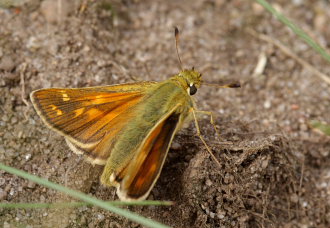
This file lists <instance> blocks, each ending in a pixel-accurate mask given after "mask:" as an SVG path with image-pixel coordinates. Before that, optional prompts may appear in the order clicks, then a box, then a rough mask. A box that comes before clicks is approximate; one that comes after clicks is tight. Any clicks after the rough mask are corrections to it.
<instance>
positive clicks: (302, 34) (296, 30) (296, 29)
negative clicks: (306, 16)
mask: <svg viewBox="0 0 330 228" xmlns="http://www.w3.org/2000/svg"><path fill="white" fill-rule="evenodd" d="M255 1H256V2H258V3H259V4H260V5H262V6H263V7H264V8H265V9H267V10H268V11H269V12H271V13H272V14H273V15H274V16H275V17H276V18H277V19H278V20H279V21H281V22H282V23H284V24H285V25H286V26H288V27H289V28H290V29H291V30H292V31H293V32H294V33H295V34H296V35H298V36H299V37H300V38H302V39H303V40H304V41H305V42H306V43H307V44H308V45H309V46H311V47H312V48H313V49H314V50H316V51H317V52H318V53H320V54H321V55H322V56H323V58H324V59H326V60H327V61H328V62H330V55H329V54H328V53H327V52H326V51H325V50H324V49H323V48H322V47H321V46H320V45H318V44H317V43H316V42H315V41H314V40H313V39H312V38H311V37H310V36H308V35H307V34H306V33H305V32H304V31H303V30H302V29H300V28H299V27H298V26H296V25H295V24H294V23H292V22H291V21H290V20H289V19H288V18H286V17H285V16H284V15H283V14H281V13H279V12H277V11H276V10H275V9H274V8H273V7H272V6H271V5H270V4H269V3H268V2H267V1H265V0H255Z"/></svg>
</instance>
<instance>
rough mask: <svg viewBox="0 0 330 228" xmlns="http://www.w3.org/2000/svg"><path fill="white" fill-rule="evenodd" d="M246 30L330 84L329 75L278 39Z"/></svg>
mask: <svg viewBox="0 0 330 228" xmlns="http://www.w3.org/2000/svg"><path fill="white" fill-rule="evenodd" d="M247 32H248V33H249V34H251V35H252V36H254V37H256V38H258V39H260V40H263V41H266V42H268V43H271V44H273V45H275V46H276V47H278V48H279V49H280V50H281V51H282V52H283V53H284V54H286V55H288V56H289V57H291V58H293V59H294V60H296V61H297V62H298V63H299V64H300V65H302V66H303V67H305V68H306V69H308V70H309V71H311V72H312V73H314V74H315V75H316V76H318V77H319V78H321V79H322V80H323V81H325V82H326V83H328V84H329V85H330V77H329V76H327V75H325V74H323V73H322V72H320V71H319V70H317V69H316V68H315V67H313V66H312V65H311V64H309V63H308V62H306V61H305V60H303V59H302V58H300V57H299V56H297V55H296V54H295V53H293V52H292V51H291V50H290V49H289V48H287V47H286V46H284V45H283V44H282V43H281V42H280V41H278V40H275V39H274V38H272V37H270V36H267V35H265V34H260V33H257V32H256V31H254V30H252V29H247Z"/></svg>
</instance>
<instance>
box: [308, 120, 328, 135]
mask: <svg viewBox="0 0 330 228" xmlns="http://www.w3.org/2000/svg"><path fill="white" fill-rule="evenodd" d="M310 125H311V127H312V128H315V129H317V130H319V131H321V132H322V133H323V134H325V135H327V136H330V125H329V124H324V123H321V122H319V121H311V122H310Z"/></svg>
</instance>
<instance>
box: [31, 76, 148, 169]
mask: <svg viewBox="0 0 330 228" xmlns="http://www.w3.org/2000/svg"><path fill="white" fill-rule="evenodd" d="M153 84H154V83H152V82H144V83H136V84H126V86H125V85H115V86H106V87H93V88H81V89H65V88H63V89H62V88H53V89H42V90H37V91H35V92H33V93H32V95H31V99H32V101H33V103H34V105H35V107H36V109H37V111H38V113H39V115H40V116H41V117H42V119H43V120H44V122H45V123H46V124H47V125H48V126H49V127H51V128H52V129H54V130H56V131H57V132H59V133H60V134H62V135H64V136H65V137H66V140H67V142H68V144H69V146H70V148H71V149H73V151H75V152H77V153H84V154H86V155H87V156H88V157H89V158H90V159H91V160H92V161H93V160H95V159H96V160H98V161H96V162H95V163H101V164H102V163H104V162H105V160H106V159H107V158H108V156H109V154H110V150H111V145H112V143H113V138H114V137H115V136H116V134H117V133H118V132H119V131H120V130H121V129H122V127H123V126H124V124H125V122H126V120H127V119H129V118H132V115H133V114H132V111H133V107H134V106H135V105H136V104H138V103H139V102H141V100H142V98H143V96H144V94H145V90H146V88H148V87H149V86H152V85H153Z"/></svg>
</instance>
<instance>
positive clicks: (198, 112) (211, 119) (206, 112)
mask: <svg viewBox="0 0 330 228" xmlns="http://www.w3.org/2000/svg"><path fill="white" fill-rule="evenodd" d="M195 112H196V114H204V115H208V116H210V123H211V124H212V126H213V128H214V131H215V133H216V134H217V135H220V134H219V131H218V129H217V126H216V125H215V123H214V115H213V113H212V112H210V111H200V110H195Z"/></svg>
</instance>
